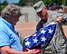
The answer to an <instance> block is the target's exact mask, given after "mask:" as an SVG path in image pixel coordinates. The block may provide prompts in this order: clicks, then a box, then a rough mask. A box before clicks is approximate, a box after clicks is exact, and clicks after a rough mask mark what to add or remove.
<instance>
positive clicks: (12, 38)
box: [0, 17, 23, 51]
mask: <svg viewBox="0 0 67 54" xmlns="http://www.w3.org/2000/svg"><path fill="white" fill-rule="evenodd" d="M3 46H10V48H12V49H14V50H18V51H22V50H23V48H22V45H21V44H20V38H19V36H18V35H17V33H16V31H15V29H14V27H13V26H12V24H10V23H9V22H7V21H6V20H4V19H3V18H1V17H0V47H3Z"/></svg>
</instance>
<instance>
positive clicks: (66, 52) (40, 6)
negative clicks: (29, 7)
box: [33, 1, 67, 54]
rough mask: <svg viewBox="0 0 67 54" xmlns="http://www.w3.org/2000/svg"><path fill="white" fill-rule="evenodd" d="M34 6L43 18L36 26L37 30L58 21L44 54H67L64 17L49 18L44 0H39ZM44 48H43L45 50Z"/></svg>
mask: <svg viewBox="0 0 67 54" xmlns="http://www.w3.org/2000/svg"><path fill="white" fill-rule="evenodd" d="M33 7H34V9H35V11H36V13H37V15H38V16H39V17H40V18H41V20H40V21H39V23H38V24H37V27H36V30H37V31H38V30H39V29H40V28H42V27H43V26H46V25H47V24H49V23H51V22H53V21H56V22H57V26H56V31H55V34H54V36H53V38H52V40H51V42H50V43H49V45H48V46H47V48H44V49H45V53H43V54H67V43H66V42H67V39H66V37H65V35H64V32H63V28H62V22H63V18H62V17H61V16H59V17H57V18H56V17H55V18H48V13H47V8H46V7H45V5H44V3H43V1H39V2H38V3H36V4H35V5H34V6H33ZM44 49H42V50H43V51H44Z"/></svg>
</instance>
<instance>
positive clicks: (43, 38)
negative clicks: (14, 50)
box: [23, 22, 57, 49]
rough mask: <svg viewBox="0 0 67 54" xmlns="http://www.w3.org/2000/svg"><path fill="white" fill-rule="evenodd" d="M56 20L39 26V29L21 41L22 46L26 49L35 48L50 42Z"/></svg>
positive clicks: (45, 45)
mask: <svg viewBox="0 0 67 54" xmlns="http://www.w3.org/2000/svg"><path fill="white" fill-rule="evenodd" d="M56 24H57V23H56V22H52V23H50V24H48V25H47V26H45V27H43V28H41V29H40V30H39V31H37V32H35V33H34V34H32V35H30V36H28V37H25V38H24V41H23V48H24V49H26V48H28V49H35V48H37V47H38V48H42V47H45V48H46V47H47V45H48V44H49V43H50V41H51V39H52V37H53V35H54V33H55V29H56Z"/></svg>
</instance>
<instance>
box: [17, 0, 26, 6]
mask: <svg viewBox="0 0 67 54" xmlns="http://www.w3.org/2000/svg"><path fill="white" fill-rule="evenodd" d="M18 5H20V6H25V5H26V0H20V1H19V3H18Z"/></svg>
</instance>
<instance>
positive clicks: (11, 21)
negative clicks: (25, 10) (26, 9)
mask: <svg viewBox="0 0 67 54" xmlns="http://www.w3.org/2000/svg"><path fill="white" fill-rule="evenodd" d="M1 16H2V17H0V51H1V53H0V54H36V53H38V52H39V51H35V50H34V49H33V50H28V51H27V52H22V51H23V47H22V45H21V44H20V38H19V36H18V34H17V33H16V31H15V29H14V26H15V25H16V23H17V22H18V20H19V17H20V16H21V12H20V8H19V6H16V5H14V4H10V5H8V6H7V7H6V8H5V9H4V10H3V11H2V12H1Z"/></svg>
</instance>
